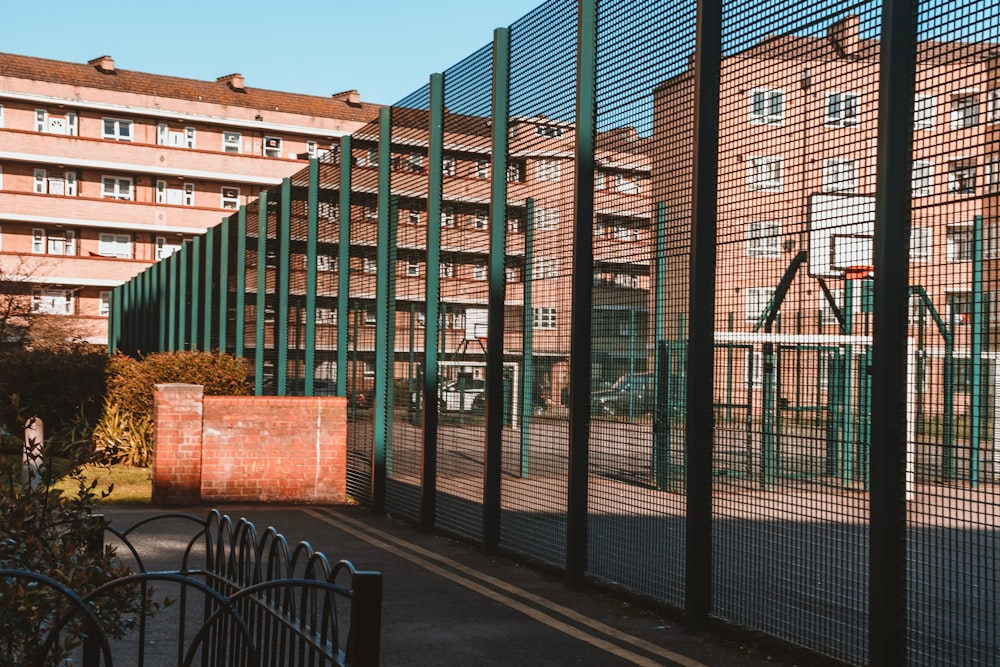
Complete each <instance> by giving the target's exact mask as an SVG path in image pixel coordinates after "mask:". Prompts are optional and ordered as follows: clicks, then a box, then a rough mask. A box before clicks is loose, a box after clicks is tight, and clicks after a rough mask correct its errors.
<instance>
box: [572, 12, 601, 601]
mask: <svg viewBox="0 0 1000 667" xmlns="http://www.w3.org/2000/svg"><path fill="white" fill-rule="evenodd" d="M576 54H577V56H576V145H575V147H574V156H573V157H574V183H575V192H574V195H575V196H574V205H573V241H572V243H573V277H572V283H571V284H572V290H573V293H572V295H571V301H570V309H571V314H570V317H571V322H570V346H571V347H572V349H573V354H572V355H570V360H569V381H570V387H571V388H572V389H571V390H570V394H569V470H568V479H567V498H566V580H567V583H568V584H569V585H570V586H573V587H576V586H579V585H580V584H582V583H583V577H584V574H585V573H586V571H587V561H588V556H587V554H588V548H587V544H588V532H587V495H588V493H589V483H588V477H589V474H590V471H589V465H590V388H591V373H592V369H591V364H592V359H591V353H592V349H593V345H592V341H591V335H592V333H591V322H592V317H591V311H592V309H593V289H594V287H593V285H594V278H593V276H594V166H595V164H594V145H595V137H596V134H597V0H580V3H579V5H578V18H577V42H576Z"/></svg>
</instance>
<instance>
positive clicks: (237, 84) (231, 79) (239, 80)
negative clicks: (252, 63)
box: [216, 72, 247, 93]
mask: <svg viewBox="0 0 1000 667" xmlns="http://www.w3.org/2000/svg"><path fill="white" fill-rule="evenodd" d="M216 81H217V82H219V83H224V84H226V85H227V86H229V87H230V88H232V89H233V90H235V91H236V92H237V93H245V92H246V90H247V87H246V82H245V81H244V80H243V75H242V74H239V73H235V72H234V73H233V74H227V75H225V76H220V77H219V78H218V79H216Z"/></svg>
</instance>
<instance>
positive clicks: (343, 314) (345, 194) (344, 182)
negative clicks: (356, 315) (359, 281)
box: [337, 135, 357, 396]
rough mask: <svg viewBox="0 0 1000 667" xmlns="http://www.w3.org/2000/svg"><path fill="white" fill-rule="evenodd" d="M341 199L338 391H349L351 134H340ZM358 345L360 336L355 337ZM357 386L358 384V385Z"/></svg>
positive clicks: (338, 254)
mask: <svg viewBox="0 0 1000 667" xmlns="http://www.w3.org/2000/svg"><path fill="white" fill-rule="evenodd" d="M338 195H339V197H340V201H339V204H338V210H339V211H340V214H339V223H340V225H339V227H338V229H337V395H338V396H346V395H347V348H348V340H347V332H348V330H349V328H350V315H349V313H350V311H349V310H348V308H349V305H348V296H349V294H350V270H349V269H350V262H351V137H350V136H348V135H344V136H342V137H341V138H340V192H339V193H338ZM354 344H355V346H357V339H355V343H354ZM354 389H355V390H357V387H356V386H355V387H354Z"/></svg>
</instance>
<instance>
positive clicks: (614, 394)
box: [590, 373, 656, 417]
mask: <svg viewBox="0 0 1000 667" xmlns="http://www.w3.org/2000/svg"><path fill="white" fill-rule="evenodd" d="M655 401H656V375H654V374H653V373H642V374H640V375H623V376H622V377H620V378H618V381H617V382H615V383H614V384H613V385H611V387H610V388H608V389H601V390H599V391H595V392H594V393H593V394H592V395H591V398H590V410H591V412H592V413H593V414H594V415H603V416H605V417H615V416H620V415H625V416H629V415H630V414H631V415H632V416H636V415H645V414H650V413H652V412H653V408H654V407H655Z"/></svg>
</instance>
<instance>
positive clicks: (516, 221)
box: [507, 209, 524, 234]
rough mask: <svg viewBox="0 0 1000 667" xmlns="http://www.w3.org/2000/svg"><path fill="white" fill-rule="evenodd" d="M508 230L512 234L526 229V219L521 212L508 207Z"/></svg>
mask: <svg viewBox="0 0 1000 667" xmlns="http://www.w3.org/2000/svg"><path fill="white" fill-rule="evenodd" d="M507 231H508V232H509V233H511V234H520V233H521V232H523V231H524V220H522V219H521V216H520V214H517V213H514V212H513V211H511V210H510V209H507Z"/></svg>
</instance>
